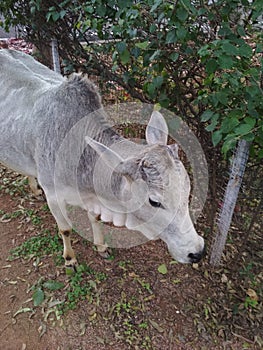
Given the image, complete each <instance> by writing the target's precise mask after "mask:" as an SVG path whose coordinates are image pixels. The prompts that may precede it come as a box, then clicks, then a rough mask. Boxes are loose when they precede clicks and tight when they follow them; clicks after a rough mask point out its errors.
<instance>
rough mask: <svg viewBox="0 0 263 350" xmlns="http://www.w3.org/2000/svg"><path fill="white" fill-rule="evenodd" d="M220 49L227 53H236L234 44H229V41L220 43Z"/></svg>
mask: <svg viewBox="0 0 263 350" xmlns="http://www.w3.org/2000/svg"><path fill="white" fill-rule="evenodd" d="M222 49H223V50H224V52H225V53H227V54H228V55H237V52H238V50H237V48H236V46H234V45H232V44H230V42H224V43H223V45H222Z"/></svg>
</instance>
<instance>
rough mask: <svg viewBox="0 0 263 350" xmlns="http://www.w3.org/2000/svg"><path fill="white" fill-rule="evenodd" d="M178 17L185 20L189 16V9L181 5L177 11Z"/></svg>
mask: <svg viewBox="0 0 263 350" xmlns="http://www.w3.org/2000/svg"><path fill="white" fill-rule="evenodd" d="M176 17H177V18H178V19H180V21H182V22H184V21H185V20H186V19H187V17H188V11H187V10H186V9H185V8H183V7H180V8H179V9H178V10H177V11H176Z"/></svg>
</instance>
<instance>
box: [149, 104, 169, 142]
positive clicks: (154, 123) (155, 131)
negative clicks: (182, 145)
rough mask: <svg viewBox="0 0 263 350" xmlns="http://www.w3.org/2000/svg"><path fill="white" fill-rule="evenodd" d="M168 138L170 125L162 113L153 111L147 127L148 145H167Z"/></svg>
mask: <svg viewBox="0 0 263 350" xmlns="http://www.w3.org/2000/svg"><path fill="white" fill-rule="evenodd" d="M167 138H168V127H167V124H166V121H165V119H164V117H163V116H162V114H161V113H160V112H158V111H153V113H152V115H151V118H150V120H149V123H148V125H147V127H146V141H147V143H148V145H154V144H161V145H166V144H167Z"/></svg>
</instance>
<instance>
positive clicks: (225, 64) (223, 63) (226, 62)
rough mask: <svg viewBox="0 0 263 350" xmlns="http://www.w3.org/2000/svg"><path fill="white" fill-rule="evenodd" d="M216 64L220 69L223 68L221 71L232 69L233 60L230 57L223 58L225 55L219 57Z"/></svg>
mask: <svg viewBox="0 0 263 350" xmlns="http://www.w3.org/2000/svg"><path fill="white" fill-rule="evenodd" d="M218 62H219V66H220V68H223V69H230V68H233V65H234V61H233V59H232V58H231V57H230V56H225V55H223V56H219V57H218Z"/></svg>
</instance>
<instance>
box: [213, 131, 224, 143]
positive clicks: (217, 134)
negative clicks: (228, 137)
mask: <svg viewBox="0 0 263 350" xmlns="http://www.w3.org/2000/svg"><path fill="white" fill-rule="evenodd" d="M221 140H222V133H221V130H217V131H215V132H213V134H212V142H213V145H214V147H215V146H216V145H218V144H219V142H220V141H221Z"/></svg>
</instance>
